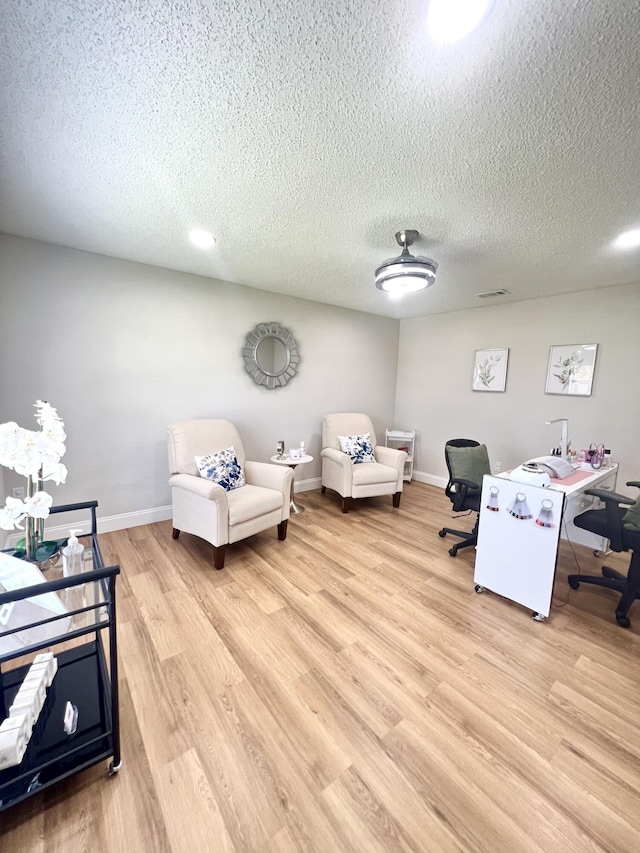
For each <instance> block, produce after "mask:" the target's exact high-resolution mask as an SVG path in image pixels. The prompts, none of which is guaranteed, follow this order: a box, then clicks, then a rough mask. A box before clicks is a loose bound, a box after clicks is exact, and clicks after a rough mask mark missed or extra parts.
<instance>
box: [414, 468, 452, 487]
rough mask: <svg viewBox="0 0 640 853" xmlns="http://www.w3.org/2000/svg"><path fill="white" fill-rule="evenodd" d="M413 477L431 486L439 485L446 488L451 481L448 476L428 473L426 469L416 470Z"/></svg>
mask: <svg viewBox="0 0 640 853" xmlns="http://www.w3.org/2000/svg"><path fill="white" fill-rule="evenodd" d="M413 479H414V480H417V481H418V482H419V483H427V484H428V485H429V486H438V487H439V488H441V489H444V488H445V487H446V485H447V483H448V482H449V481H448V480H447V478H446V477H437V476H436V475H435V474H426V473H425V472H424V471H414V472H413Z"/></svg>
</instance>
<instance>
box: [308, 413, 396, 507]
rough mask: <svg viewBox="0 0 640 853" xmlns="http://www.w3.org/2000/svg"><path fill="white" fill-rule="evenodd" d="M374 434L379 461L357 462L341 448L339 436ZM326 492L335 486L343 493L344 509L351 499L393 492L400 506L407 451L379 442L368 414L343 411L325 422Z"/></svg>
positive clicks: (324, 464)
mask: <svg viewBox="0 0 640 853" xmlns="http://www.w3.org/2000/svg"><path fill="white" fill-rule="evenodd" d="M367 432H368V433H371V444H372V446H373V450H374V456H375V459H376V461H375V462H362V463H358V464H354V463H353V462H352V461H351V457H350V456H348V455H347V454H346V453H343V452H342V450H341V449H340V442H339V441H338V436H339V435H363V434H364V433H367ZM322 448H323V449H322V454H321V456H322V493H323V494H324V493H325V492H326V490H327V489H333V490H334V491H336V492H338V494H339V495H341V496H342V512H348V511H349V504H350V502H351V498H370V497H375V496H377V495H393V505H394V507H398V506H400V495H401V494H402V486H403V483H404V477H403V475H404V463H405V461H406V460H407V459H408V454H407V453H405V452H404V450H396V449H395V448H392V447H383V446H381V445H378V444H376V434H375V432H374V429H373V424H372V423H371V419H370V418H369V416H368V415H363V414H355V413H352V412H340V413H337V414H332V415H327V416H326V417H325V418H324V419H323V421H322Z"/></svg>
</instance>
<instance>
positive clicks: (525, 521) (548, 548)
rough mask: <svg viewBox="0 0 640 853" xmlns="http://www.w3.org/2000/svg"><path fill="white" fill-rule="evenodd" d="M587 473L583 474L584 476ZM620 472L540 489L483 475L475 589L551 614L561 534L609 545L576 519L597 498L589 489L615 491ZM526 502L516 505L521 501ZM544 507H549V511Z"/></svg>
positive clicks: (609, 470) (582, 541) (557, 482)
mask: <svg viewBox="0 0 640 853" xmlns="http://www.w3.org/2000/svg"><path fill="white" fill-rule="evenodd" d="M580 474H581V475H583V476H580ZM617 474H618V468H617V465H616V466H611V467H609V468H604V469H600V470H598V471H593V469H591V470H588V469H586V470H585V469H583V470H581V471H580V472H579V473H578V472H576V473H575V474H574V475H573V476H570V477H568V478H566V479H565V481H562V480H555V479H553V480H552V481H551V486H550V487H548V488H542V487H541V486H533V485H529V484H524V483H516V482H514V481H512V480H510V479H509V474H508V473H504V474H500V475H497V476H495V477H494V476H485V477H484V478H483V483H482V497H481V503H480V519H479V524H478V544H477V547H476V564H475V573H474V581H475V583H476V591H477V592H481V591H482V590H483V589H485V588H486V589H489V590H491V591H493V592H496V593H498V594H499V595H502V596H504V597H505V598H509V599H510V600H511V601H516V602H517V603H518V604H522V605H523V606H525V607H529V608H531V610H533V611H534V615H535V618H538V619H542V618H544V617H546V616H548V615H549V611H550V608H551V595H552V592H553V582H554V578H555V570H556V561H557V556H558V543H559V539H560V534H561V533H562V535H563V536H564V538H566V539H569V540H570V541H571V542H578V543H580V544H583V545H587V546H588V547H589V548H595V549H597V550H599V551H605V550H606V549H607V547H608V542H607V540H605V539H602V538H601V537H597V536H594V535H593V534H590V533H588V532H587V531H586V530H581V529H580V528H578V527H576V526H575V525H574V524H573V519H574V518H575V516H576V515H578V514H579V513H581V512H584V511H585V510H586V509H588V508H589V507H591V506H592V505H597V502H598V499H597V498H594V497H593V496H592V495H585V494H584V493H585V491H586V490H587V489H593V488H605V489H614V488H615V483H616V478H617ZM519 498H522V500H520V501H519V502H518V503H517V501H518V499H519ZM545 507H546V508H545Z"/></svg>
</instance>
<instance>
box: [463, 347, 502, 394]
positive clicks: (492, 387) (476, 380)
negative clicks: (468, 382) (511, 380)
mask: <svg viewBox="0 0 640 853" xmlns="http://www.w3.org/2000/svg"><path fill="white" fill-rule="evenodd" d="M508 365H509V349H508V348H507V347H502V348H496V349H477V350H476V351H475V357H474V362H473V383H472V386H471V387H472V389H473V390H474V391H491V392H498V393H500V392H502V391H505V390H506V387H507V367H508Z"/></svg>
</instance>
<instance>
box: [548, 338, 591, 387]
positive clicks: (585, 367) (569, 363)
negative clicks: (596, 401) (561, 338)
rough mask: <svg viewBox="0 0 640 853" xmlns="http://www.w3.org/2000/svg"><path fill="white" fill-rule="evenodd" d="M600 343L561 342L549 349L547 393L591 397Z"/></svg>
mask: <svg viewBox="0 0 640 853" xmlns="http://www.w3.org/2000/svg"><path fill="white" fill-rule="evenodd" d="M597 354H598V344H561V345H556V346H552V347H550V349H549V364H548V365H547V383H546V385H545V393H546V394H561V395H562V396H564V397H590V396H591V390H592V388H593V374H594V372H595V369H596V356H597Z"/></svg>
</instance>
